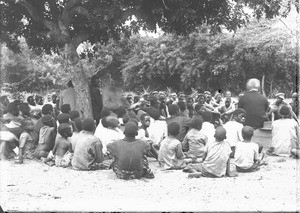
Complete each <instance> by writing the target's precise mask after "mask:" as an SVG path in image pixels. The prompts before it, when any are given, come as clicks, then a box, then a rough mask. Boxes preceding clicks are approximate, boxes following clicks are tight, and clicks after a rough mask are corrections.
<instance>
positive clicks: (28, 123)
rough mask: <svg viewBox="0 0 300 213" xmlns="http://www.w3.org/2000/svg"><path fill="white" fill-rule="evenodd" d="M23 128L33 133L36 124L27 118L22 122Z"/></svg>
mask: <svg viewBox="0 0 300 213" xmlns="http://www.w3.org/2000/svg"><path fill="white" fill-rule="evenodd" d="M21 128H22V129H23V130H25V131H33V130H34V124H33V121H32V120H31V119H30V118H25V119H23V120H22V121H21Z"/></svg>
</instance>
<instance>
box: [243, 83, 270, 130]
mask: <svg viewBox="0 0 300 213" xmlns="http://www.w3.org/2000/svg"><path fill="white" fill-rule="evenodd" d="M259 84H260V82H259V80H257V79H250V80H249V81H248V83H247V88H248V90H249V91H248V92H246V93H245V94H244V95H243V96H241V97H240V98H239V102H238V108H242V109H244V110H245V111H246V119H245V125H247V126H251V127H253V128H254V129H257V128H261V127H263V123H264V121H265V120H267V115H266V112H267V110H268V108H269V102H268V99H267V98H266V97H265V96H264V95H262V94H260V92H259V91H258V90H259V88H260V85H259Z"/></svg>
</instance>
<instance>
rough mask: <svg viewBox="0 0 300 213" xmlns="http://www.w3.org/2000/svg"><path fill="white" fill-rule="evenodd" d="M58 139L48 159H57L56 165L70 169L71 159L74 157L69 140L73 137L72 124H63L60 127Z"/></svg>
mask: <svg viewBox="0 0 300 213" xmlns="http://www.w3.org/2000/svg"><path fill="white" fill-rule="evenodd" d="M58 133H59V134H60V137H58V138H57V139H56V141H55V146H54V148H53V150H52V151H50V153H49V155H48V158H53V157H54V159H55V165H56V166H58V167H68V166H70V165H71V159H72V155H73V150H72V144H71V142H70V141H68V140H67V138H68V137H71V136H72V134H73V130H72V127H71V125H70V124H66V123H62V124H60V125H59V126H58Z"/></svg>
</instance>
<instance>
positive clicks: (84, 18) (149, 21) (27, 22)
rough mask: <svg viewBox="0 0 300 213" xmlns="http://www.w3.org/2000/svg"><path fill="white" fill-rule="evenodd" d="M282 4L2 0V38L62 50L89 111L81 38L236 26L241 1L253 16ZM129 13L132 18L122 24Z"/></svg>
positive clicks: (241, 19) (274, 11) (275, 0)
mask: <svg viewBox="0 0 300 213" xmlns="http://www.w3.org/2000/svg"><path fill="white" fill-rule="evenodd" d="M282 4H283V3H282V1H280V0H269V1H261V0H234V1H228V0H15V1H13V0H2V1H0V5H1V40H2V41H3V42H6V44H7V46H8V47H9V48H12V49H13V50H16V51H17V50H18V45H17V44H18V37H19V36H23V37H24V38H25V39H26V41H27V43H28V45H29V46H30V47H33V48H35V49H36V50H39V51H45V52H46V53H51V51H56V52H60V53H61V54H64V56H65V59H66V64H67V65H68V66H66V67H69V69H66V72H70V76H72V80H73V82H74V84H75V90H76V93H77V96H78V100H79V101H78V109H80V110H81V111H82V112H83V113H84V116H85V117H86V116H91V104H90V94H89V89H88V83H87V81H88V79H87V75H86V73H85V70H84V69H83V66H82V64H81V62H80V58H79V56H78V54H77V52H76V49H77V47H78V46H79V44H81V43H82V42H83V41H87V40H88V41H90V42H91V43H95V42H102V43H105V42H107V41H108V40H109V38H113V39H119V38H120V35H121V34H125V35H127V36H129V35H130V34H131V33H132V32H137V31H138V29H139V28H140V27H142V28H144V29H149V30H155V29H156V26H157V25H158V26H159V27H160V28H161V29H162V30H163V31H165V32H172V33H176V34H184V35H187V34H189V33H190V32H191V31H193V30H194V29H195V28H196V27H198V26H199V25H202V24H204V23H205V24H207V25H210V26H211V29H212V32H217V31H220V30H221V28H222V27H225V28H227V29H229V30H236V29H237V28H238V27H240V26H242V25H243V24H244V23H245V22H246V20H247V15H246V14H245V13H244V11H243V7H244V6H245V5H246V6H248V7H250V8H252V9H254V10H253V12H254V14H255V15H256V16H257V17H260V16H262V15H264V14H265V15H266V17H268V18H272V17H273V16H276V15H279V11H280V9H281V7H282ZM285 5H287V8H288V7H289V4H285ZM287 10H288V9H287ZM132 15H135V17H136V20H133V21H132V24H131V25H124V23H125V21H126V20H128V19H129V18H131V17H132Z"/></svg>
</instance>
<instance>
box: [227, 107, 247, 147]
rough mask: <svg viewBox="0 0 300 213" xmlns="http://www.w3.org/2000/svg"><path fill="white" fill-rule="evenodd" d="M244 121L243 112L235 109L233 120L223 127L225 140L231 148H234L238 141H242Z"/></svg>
mask: <svg viewBox="0 0 300 213" xmlns="http://www.w3.org/2000/svg"><path fill="white" fill-rule="evenodd" d="M244 121H245V110H243V109H240V108H239V109H236V110H235V111H234V113H233V120H231V121H228V122H227V123H225V124H224V125H223V127H224V128H225V130H226V140H227V141H228V142H229V144H230V146H231V147H234V146H236V143H237V142H238V141H243V137H242V129H243V123H244Z"/></svg>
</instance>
